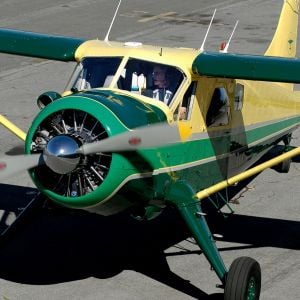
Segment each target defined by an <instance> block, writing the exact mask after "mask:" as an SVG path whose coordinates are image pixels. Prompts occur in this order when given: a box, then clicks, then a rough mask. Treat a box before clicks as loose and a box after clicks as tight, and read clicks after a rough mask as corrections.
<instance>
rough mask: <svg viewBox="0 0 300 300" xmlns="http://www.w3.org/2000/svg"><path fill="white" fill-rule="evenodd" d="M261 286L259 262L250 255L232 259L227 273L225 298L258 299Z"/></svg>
mask: <svg viewBox="0 0 300 300" xmlns="http://www.w3.org/2000/svg"><path fill="white" fill-rule="evenodd" d="M260 287H261V270H260V266H259V263H258V262H257V261H256V260H254V259H253V258H251V257H239V258H237V259H235V260H234V261H233V263H232V264H231V266H230V268H229V272H228V274H227V279H226V284H225V292H224V299H225V300H258V299H259V295H260Z"/></svg>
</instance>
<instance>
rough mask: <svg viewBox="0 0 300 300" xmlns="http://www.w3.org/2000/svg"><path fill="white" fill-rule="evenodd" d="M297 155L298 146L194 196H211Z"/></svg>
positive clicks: (299, 152)
mask: <svg viewBox="0 0 300 300" xmlns="http://www.w3.org/2000/svg"><path fill="white" fill-rule="evenodd" d="M297 155H300V147H297V148H294V149H293V150H290V151H288V152H285V153H283V154H281V155H279V156H277V157H275V158H272V159H270V160H268V161H266V162H264V163H262V164H260V165H258V166H255V167H253V168H251V169H249V170H247V171H245V172H242V173H241V174H238V175H236V176H233V177H231V178H229V179H227V180H224V181H221V182H219V183H217V184H215V185H213V186H211V187H209V188H206V189H204V190H202V191H200V192H198V193H197V194H196V198H197V199H198V200H202V199H204V198H207V197H209V196H211V195H212V194H215V193H217V192H219V191H221V190H223V189H225V188H227V187H228V186H231V185H234V184H235V183H237V182H240V181H243V180H245V179H247V178H249V177H251V176H253V175H256V174H258V173H260V172H262V171H263V170H265V169H268V168H271V167H274V166H276V165H278V164H279V163H281V162H283V161H284V160H286V159H289V158H292V157H295V156H297Z"/></svg>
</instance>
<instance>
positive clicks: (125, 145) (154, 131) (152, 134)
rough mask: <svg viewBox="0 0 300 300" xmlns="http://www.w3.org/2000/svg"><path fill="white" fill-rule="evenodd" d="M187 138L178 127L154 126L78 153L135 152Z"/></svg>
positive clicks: (89, 146)
mask: <svg viewBox="0 0 300 300" xmlns="http://www.w3.org/2000/svg"><path fill="white" fill-rule="evenodd" d="M186 137H187V134H186V132H185V131H183V130H182V129H181V128H180V127H179V126H178V125H170V124H166V123H163V124H162V123H160V124H154V125H149V126H145V127H139V128H137V129H134V130H131V131H127V132H125V133H121V134H118V135H115V136H112V137H110V138H106V139H104V140H101V141H98V142H95V143H89V144H85V145H82V146H81V147H80V148H79V149H78V150H77V153H80V154H84V155H87V154H93V153H97V152H120V151H134V150H138V149H141V148H152V147H159V146H165V145H168V144H174V143H178V142H182V141H184V139H185V138H186Z"/></svg>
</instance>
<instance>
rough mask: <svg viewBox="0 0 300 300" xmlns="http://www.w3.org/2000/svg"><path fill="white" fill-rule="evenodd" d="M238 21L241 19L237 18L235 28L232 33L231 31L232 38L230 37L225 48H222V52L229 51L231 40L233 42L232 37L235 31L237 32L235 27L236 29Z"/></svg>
mask: <svg viewBox="0 0 300 300" xmlns="http://www.w3.org/2000/svg"><path fill="white" fill-rule="evenodd" d="M238 23H239V20H237V21H236V22H235V25H234V28H233V30H232V33H231V35H230V38H229V40H228V42H227V43H226V46H225V47H224V49H222V50H220V52H222V53H227V51H228V47H229V44H230V42H231V39H232V37H233V34H234V32H235V29H236V27H237V25H238Z"/></svg>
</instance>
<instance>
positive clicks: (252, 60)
mask: <svg viewBox="0 0 300 300" xmlns="http://www.w3.org/2000/svg"><path fill="white" fill-rule="evenodd" d="M192 67H193V72H194V73H196V74H199V75H206V76H214V77H226V78H235V79H248V80H261V81H274V82H289V83H300V59H299V58H286V57H275V56H260V55H245V54H229V53H219V52H202V53H200V54H199V55H198V56H197V57H196V59H195V60H194V62H193V66H192Z"/></svg>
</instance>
